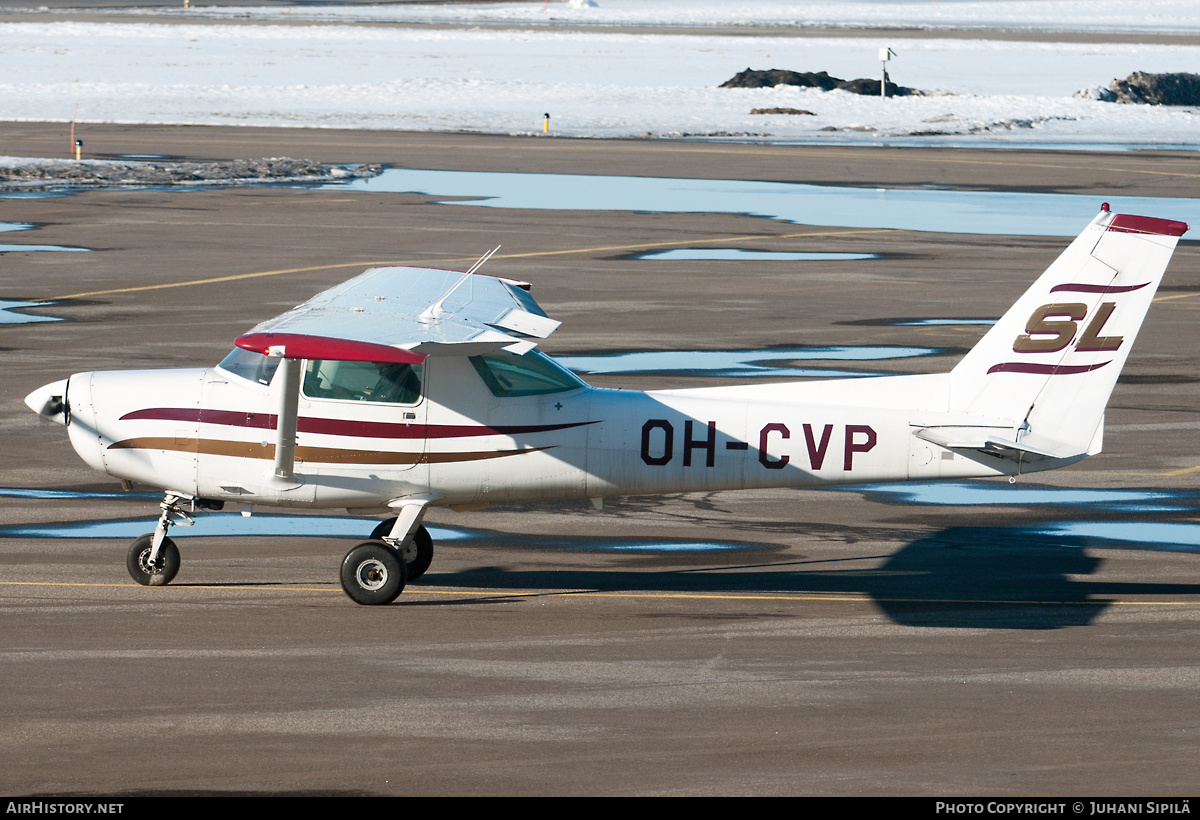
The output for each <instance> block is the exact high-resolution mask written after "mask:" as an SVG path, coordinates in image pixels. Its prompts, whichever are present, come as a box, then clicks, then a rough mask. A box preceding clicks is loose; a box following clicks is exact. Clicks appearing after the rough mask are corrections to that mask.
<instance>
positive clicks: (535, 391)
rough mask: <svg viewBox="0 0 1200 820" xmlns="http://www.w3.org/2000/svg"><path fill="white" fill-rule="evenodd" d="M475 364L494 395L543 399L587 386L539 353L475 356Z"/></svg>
mask: <svg viewBox="0 0 1200 820" xmlns="http://www.w3.org/2000/svg"><path fill="white" fill-rule="evenodd" d="M471 364H472V365H474V367H475V370H476V372H478V373H479V376H480V378H482V379H483V382H484V384H486V385H487V386H488V389H489V390H491V391H492V395H493V396H502V397H509V396H543V395H546V394H548V393H562V392H565V391H567V390H576V389H578V388H580V387H586V386H587V385H585V384H584V383H583V382H582V381H581V380H580V379H579V378H578V377H577V376H576V375H575V374H574V373H572V372H571V371H570V370H567V369H566V368H564V367H563V366H562V365H560V364H558V363H557V362H555V361H554V360H553V359H551V358H550V357H549V356H546V355H544V354H542V353H540V352H538V351H536V350H531V351H530V352H528V353H526V354H525V355H524V356H515V355H513V354H511V353H497V354H494V355H486V356H472V357H471Z"/></svg>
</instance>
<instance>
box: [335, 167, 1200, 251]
mask: <svg viewBox="0 0 1200 820" xmlns="http://www.w3.org/2000/svg"><path fill="white" fill-rule="evenodd" d="M318 187H322V188H336V189H338V190H345V189H346V188H350V189H353V190H358V191H370V192H376V193H421V194H427V195H430V196H434V197H441V196H453V197H478V198H480V199H475V200H472V201H456V202H453V203H452V204H455V205H464V206H473V207H484V208H522V209H533V210H568V208H566V207H564V203H570V208H569V209H573V210H584V211H632V212H642V213H646V212H651V213H728V214H749V215H752V216H762V217H767V218H770V219H778V220H781V221H784V222H792V223H799V224H803V225H826V226H830V227H835V226H836V227H847V228H868V229H871V228H874V229H880V228H890V229H900V230H915V231H937V232H941V233H970V234H985V235H1012V236H1071V237H1073V236H1076V235H1078V234H1079V232H1080V231H1081V230H1082V229H1083V227H1084V226H1085V225H1087V223H1088V222H1090V221H1091V219H1092V218H1093V217H1095V216H1096V214H1097V213H1098V212H1099V210H1100V203H1101V201H1102V199H1106V200H1107V201H1108V202H1109V203H1110V204H1111V205H1112V209H1113V210H1114V211H1116V212H1118V213H1133V214H1141V215H1144V216H1155V217H1162V218H1166V219H1175V220H1182V221H1184V222H1189V223H1191V224H1197V223H1200V199H1195V198H1183V197H1178V198H1176V197H1107V198H1102V197H1099V196H1092V195H1080V194H1047V193H1022V192H1011V191H951V190H942V189H933V188H920V189H897V188H850V187H841V186H822V185H802V184H798V183H787V182H750V181H740V180H719V179H666V178H656V177H617V176H611V177H610V176H588V175H583V174H578V175H576V174H514V173H479V172H468V171H424V170H408V169H401V168H392V169H388V170H386V171H384V172H383V173H382V174H380V175H379V176H377V177H373V178H370V179H357V180H351V181H349V182H344V183H333V184H325V185H322V186H318Z"/></svg>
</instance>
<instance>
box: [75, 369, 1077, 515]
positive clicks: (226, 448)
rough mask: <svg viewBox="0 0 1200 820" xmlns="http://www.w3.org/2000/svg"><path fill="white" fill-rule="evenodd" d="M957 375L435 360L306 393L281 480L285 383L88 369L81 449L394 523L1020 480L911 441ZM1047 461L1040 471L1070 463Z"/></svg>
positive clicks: (158, 474) (214, 488)
mask: <svg viewBox="0 0 1200 820" xmlns="http://www.w3.org/2000/svg"><path fill="white" fill-rule="evenodd" d="M946 379H947V377H946V376H945V375H935V376H893V377H884V378H876V379H859V380H850V381H836V382H808V383H804V382H793V383H786V384H775V385H755V386H750V387H747V386H738V387H729V388H702V389H696V390H667V391H657V392H648V393H643V392H636V391H625V390H610V389H598V388H592V387H587V386H580V387H577V388H574V389H570V390H565V391H560V392H555V393H550V394H548V395H532V396H512V397H497V396H494V395H493V394H492V393H491V392H489V390H488V389H487V387H486V386H485V384H484V382H483V381H482V380H481V378H480V377H479V375H478V374H477V373H476V372H475V369H474V368H473V367H472V366H471V364H470V362H469V361H468V359H467V357H465V356H463V357H456V356H440V357H431V358H430V359H429V360H428V361H427V363H426V369H425V375H424V385H423V390H422V394H421V397H420V399H419V401H417V402H416V403H415V404H411V405H387V404H371V403H368V402H363V401H345V400H338V399H319V398H309V397H307V396H305V395H301V397H300V406H299V421H298V425H297V433H296V457H295V468H294V471H293V472H292V474H291V475H290V476H288V477H286V478H280V477H278V476H276V475H275V474H274V473H273V472H272V460H273V458H274V452H275V443H274V442H275V440H276V438H275V436H276V433H275V428H276V424H277V414H276V412H277V408H278V406H279V396H278V395H277V393H278V391H279V389H280V388H279V387H278V384H279V381H280V380H279V379H275V381H273V382H272V383H271V385H263V384H258V383H256V382H253V381H250V380H247V379H245V378H240V377H238V376H235V375H232V374H230V373H228V372H226V371H225V370H223V369H220V368H207V369H189V370H168V371H163V370H154V371H121V372H93V373H80V374H77V375H75V376H72V377H71V379H70V382H69V389H68V396H67V398H68V402H69V404H70V409H71V419H70V425H69V428H68V429H69V431H70V437H71V442H72V444H73V446H74V447H75V449H76V450H77V451H78V452H79V454H80V455H81V456H82V457H83V458H84V460H85V461H87V462H88V463H89V464H90V465H91V466H93V467H95V468H96V469H98V470H102V471H104V472H106V473H109V474H110V475H113V476H115V477H117V478H121V479H126V480H128V481H131V482H137V483H139V484H146V485H150V486H154V487H158V488H161V489H164V490H168V491H171V492H175V493H179V494H183V495H187V496H196V497H201V498H210V499H219V500H226V501H235V502H241V503H250V504H265V505H275V506H313V507H325V508H332V507H346V508H350V509H352V510H361V511H364V512H368V511H378V512H382V511H384V510H386V508H387V507H386V505H387V504H388V503H389V502H390V501H393V500H395V499H398V498H404V497H409V496H426V497H429V498H430V499H431V500H432V503H435V504H447V505H455V506H470V505H481V504H484V503H488V502H493V501H519V500H534V499H550V498H584V497H590V498H603V497H612V496H618V495H638V494H657V493H672V492H688V491H697V490H728V489H748V488H763V487H799V486H807V485H816V484H825V483H848V482H856V483H857V482H869V481H902V480H908V479H937V478H961V477H972V476H995V475H1009V474H1012V473H1013V472H1015V468H1014V464H1013V463H1012V462H1011V461H1004V460H1001V459H998V458H991V457H989V456H987V455H982V454H974V455H973V456H972V455H964V454H962V453H959V452H955V451H952V450H950V449H946V448H943V447H940V446H938V445H936V444H932V443H930V442H928V441H925V440H922V439H921V438H918V437H916V436H914V435H913V432H914V430H916V429H919V428H921V427H924V426H928V425H931V424H938V423H954V420H953V419H952V418H949V417H948V414H947V413H946V411H945V396H946V393H947V390H946ZM1062 463H1063V462H1062V461H1055V460H1051V461H1045V462H1041V463H1039V464H1038V465H1037V466H1036V467H1033V466H1032V465H1031V466H1027V467H1026V470H1030V469H1047V468H1050V467H1056V466H1061V464H1062Z"/></svg>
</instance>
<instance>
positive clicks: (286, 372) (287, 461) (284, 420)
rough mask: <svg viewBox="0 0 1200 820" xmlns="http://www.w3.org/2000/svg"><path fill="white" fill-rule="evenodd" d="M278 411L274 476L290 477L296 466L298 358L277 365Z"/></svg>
mask: <svg viewBox="0 0 1200 820" xmlns="http://www.w3.org/2000/svg"><path fill="white" fill-rule="evenodd" d="M278 378H279V380H280V383H279V413H278V415H277V418H278V421H277V422H276V424H275V470H274V474H275V477H276V478H284V479H290V478H292V477H293V472H294V470H295V467H296V420H297V417H298V416H299V413H300V360H299V359H292V358H286V357H285V358H284V360H283V361H282V362H280V365H279V376H278Z"/></svg>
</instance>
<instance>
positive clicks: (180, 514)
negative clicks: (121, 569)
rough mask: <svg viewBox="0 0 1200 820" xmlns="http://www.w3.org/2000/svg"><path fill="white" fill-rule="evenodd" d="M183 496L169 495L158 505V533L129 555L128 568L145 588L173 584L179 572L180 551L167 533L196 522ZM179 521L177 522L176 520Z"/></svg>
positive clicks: (139, 540)
mask: <svg viewBox="0 0 1200 820" xmlns="http://www.w3.org/2000/svg"><path fill="white" fill-rule="evenodd" d="M180 500H181V497H180V496H177V495H174V494H173V493H167V494H166V496H165V497H164V498H163V500H162V503H161V504H159V505H158V506H159V507H160V508H161V509H162V514H161V515H160V516H159V517H158V526H156V527H155V528H154V532H152V533H149V534H147V535H143V536H141V537H139V538H137V539H136V540H135V541H134V542H133V544H132V545H131V546H130V547H129V553H128V554H127V555H126V556H125V568H126V569H128V570H129V575H130V577H132V578H133V580H135V581H137V582H138V583H139V584H141V585H142V586H147V587H161V586H166V585H167V584H169V583H171V581H172V580H174V578H175V574H176V573H177V572H179V564H180V558H179V548H178V547H176V546H175V542H174V541H172V540H171V539H170V538H168V537H167V530H168V529H170V527H171V526H172V525H174V524H182V525H184V526H185V527H190V526H192V525H193V524H194V523H196V522H195V520H194V519H193V518H192V517H191V516H190V515H188V514H187V513H186V512H185V511H184V509H183V507H182V506H181V505H180V503H179V502H180ZM173 516H174V517H177V518H178V519H179V520H178V521H176V520H173V518H172V517H173Z"/></svg>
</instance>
